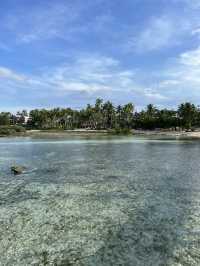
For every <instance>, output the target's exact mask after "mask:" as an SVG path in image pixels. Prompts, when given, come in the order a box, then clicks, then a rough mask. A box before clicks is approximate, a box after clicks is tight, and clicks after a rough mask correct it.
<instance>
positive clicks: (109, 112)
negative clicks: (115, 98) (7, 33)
mask: <svg viewBox="0 0 200 266" xmlns="http://www.w3.org/2000/svg"><path fill="white" fill-rule="evenodd" d="M27 117H28V119H27ZM5 125H6V126H8V125H24V126H25V127H27V128H29V129H65V130H67V129H94V130H101V129H114V130H116V131H118V130H119V131H120V130H123V129H124V130H126V129H127V130H128V129H129V130H130V129H145V130H154V129H173V130H180V129H187V130H191V129H194V128H196V127H200V108H199V107H197V106H195V105H194V104H192V103H189V102H186V103H182V104H180V105H179V106H178V109H177V110H171V109H158V108H156V106H154V105H152V104H149V105H147V107H146V108H145V109H144V110H142V111H140V112H137V111H135V107H134V105H133V104H132V103H127V104H125V105H118V106H114V104H113V103H112V102H110V101H106V102H104V101H103V100H102V99H97V100H96V102H95V104H94V105H90V104H88V105H87V106H86V108H83V109H81V110H73V109H71V108H54V109H51V110H47V109H40V110H39V109H35V110H32V111H30V113H29V114H28V112H27V111H26V110H23V111H22V112H18V113H17V115H14V114H11V113H9V112H2V113H0V126H5Z"/></svg>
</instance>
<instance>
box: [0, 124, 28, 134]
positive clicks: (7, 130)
mask: <svg viewBox="0 0 200 266" xmlns="http://www.w3.org/2000/svg"><path fill="white" fill-rule="evenodd" d="M25 132H26V130H25V128H24V127H21V126H0V136H11V135H16V134H19V133H25Z"/></svg>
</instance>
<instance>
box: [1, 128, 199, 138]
mask: <svg viewBox="0 0 200 266" xmlns="http://www.w3.org/2000/svg"><path fill="white" fill-rule="evenodd" d="M95 135H97V136H101V135H102V136H106V135H110V136H112V135H113V136H133V137H134V136H135V137H139V136H141V137H158V138H162V137H163V138H165V137H169V138H193V139H195V138H196V139H200V131H194V132H186V131H164V130H132V131H131V133H130V134H127V135H126V134H124V135H123V134H119V135H118V134H114V133H113V134H112V133H110V132H109V131H108V130H86V129H75V130H27V131H26V132H23V133H16V134H10V135H0V138H12V137H65V136H95Z"/></svg>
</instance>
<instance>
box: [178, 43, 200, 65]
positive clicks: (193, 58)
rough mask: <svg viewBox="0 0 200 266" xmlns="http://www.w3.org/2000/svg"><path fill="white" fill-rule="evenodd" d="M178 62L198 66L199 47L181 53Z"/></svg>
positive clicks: (199, 63) (199, 60)
mask: <svg viewBox="0 0 200 266" xmlns="http://www.w3.org/2000/svg"><path fill="white" fill-rule="evenodd" d="M180 62H181V63H182V64H184V65H188V66H191V67H198V66H199V67H200V47H198V48H197V49H195V50H192V51H188V52H185V53H183V54H181V56H180Z"/></svg>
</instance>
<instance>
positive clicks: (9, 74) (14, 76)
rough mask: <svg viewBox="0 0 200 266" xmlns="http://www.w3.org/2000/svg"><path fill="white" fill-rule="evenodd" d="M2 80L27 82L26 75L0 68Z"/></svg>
mask: <svg viewBox="0 0 200 266" xmlns="http://www.w3.org/2000/svg"><path fill="white" fill-rule="evenodd" d="M0 79H7V80H10V79H11V80H15V81H20V82H21V81H25V80H26V77H25V76H24V75H21V74H18V73H16V72H15V71H13V70H11V69H8V68H5V67H0Z"/></svg>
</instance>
